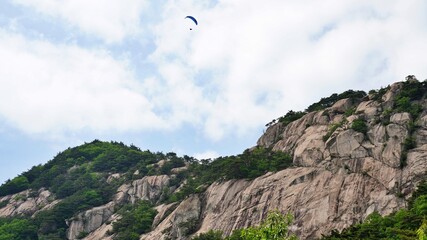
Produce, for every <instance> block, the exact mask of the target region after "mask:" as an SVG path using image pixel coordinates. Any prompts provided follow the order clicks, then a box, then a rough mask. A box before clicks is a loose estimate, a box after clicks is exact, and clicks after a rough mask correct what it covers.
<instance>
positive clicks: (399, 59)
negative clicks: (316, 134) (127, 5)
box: [151, 0, 427, 140]
mask: <svg viewBox="0 0 427 240" xmlns="http://www.w3.org/2000/svg"><path fill="white" fill-rule="evenodd" d="M189 2H190V4H189ZM426 10H427V8H426V3H424V1H421V0H411V1H406V0H396V1H392V2H390V1H385V0H381V1H375V2H372V1H368V0H363V1H359V0H358V1H356V0H352V1H339V0H327V1H315V0H307V1H283V0H273V1H269V2H268V3H266V2H261V1H255V0H253V1H252V0H250V1H248V0H245V1H243V0H235V1H218V3H217V4H216V5H214V6H209V7H208V5H207V4H206V2H203V3H198V2H197V3H196V1H192V2H191V1H184V0H182V1H180V0H177V1H168V3H167V4H166V6H165V8H164V13H163V21H162V22H161V23H159V24H158V25H157V26H156V28H155V35H156V47H157V48H156V51H155V52H154V53H153V55H152V58H151V60H152V61H154V62H155V63H156V64H158V66H159V69H160V74H161V75H162V76H163V79H164V81H166V84H167V85H168V86H177V87H176V88H175V89H174V88H168V93H167V94H166V95H165V96H167V95H168V96H175V95H176V94H177V92H178V91H180V92H181V95H180V96H181V97H183V98H182V99H180V100H178V101H176V104H174V102H172V101H174V100H175V98H173V97H171V99H174V100H171V102H170V104H171V105H170V106H171V107H172V109H181V108H182V106H184V105H185V106H190V108H189V109H190V110H191V111H193V115H196V116H197V117H201V118H202V119H203V121H202V122H203V123H202V124H203V126H204V131H205V133H206V134H207V136H209V137H210V138H212V139H215V140H219V139H221V138H222V137H223V136H224V135H225V134H229V133H230V132H233V133H237V134H244V133H247V132H248V131H253V130H254V129H256V128H259V126H260V125H261V124H263V123H265V122H267V121H269V120H270V119H272V118H274V117H279V116H280V115H282V114H284V113H286V111H287V110H290V109H294V110H302V109H304V108H305V107H307V106H308V105H309V104H311V103H312V102H314V101H317V100H318V99H319V98H320V97H324V96H328V95H330V94H332V93H333V92H341V91H345V90H347V89H350V88H351V89H364V90H369V89H372V88H379V87H381V86H384V85H387V84H389V83H392V82H394V81H399V80H403V79H404V76H406V75H408V74H415V75H417V76H418V75H419V76H426V75H427V69H426V68H425V65H426V64H427V60H426V59H425V58H424V57H423V56H422V52H423V51H422V50H423V49H426V47H427V44H426V43H427V28H426V24H425V20H426V18H425V17H423V16H426V15H427V12H426ZM189 12H190V13H191V15H193V16H195V17H196V18H197V19H198V21H199V26H198V27H197V28H196V29H195V31H189V30H188V29H187V25H185V24H184V23H183V21H184V19H183V16H185V15H188V13H189ZM171 65H173V66H176V67H178V68H179V69H180V70H179V71H172V70H171ZM172 68H173V67H172ZM166 69H167V70H166ZM200 72H206V73H208V74H207V75H208V76H209V77H207V79H203V81H204V82H203V83H200V81H201V80H200V79H197V78H198V74H199V73H200ZM177 82H178V83H177ZM207 82H209V83H207ZM175 84H177V85H175ZM179 84H182V85H184V86H186V88H185V89H186V90H188V92H185V90H184V91H183V90H182V89H180V88H179V87H178V86H179ZM212 87H213V88H212ZM211 89H212V91H213V92H214V93H213V96H212V95H210V96H209V97H207V96H206V95H204V94H205V93H206V92H209V90H211ZM192 93H194V94H192ZM191 111H190V112H191ZM186 117H188V116H183V117H182V119H185V118H186Z"/></svg>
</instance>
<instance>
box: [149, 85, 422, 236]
mask: <svg viewBox="0 0 427 240" xmlns="http://www.w3.org/2000/svg"><path fill="white" fill-rule="evenodd" d="M401 87H402V83H396V84H393V85H392V86H391V87H390V89H389V91H388V92H386V94H384V96H383V98H382V102H377V101H373V100H369V99H366V100H365V101H362V102H355V101H353V100H350V99H342V100H340V101H338V102H336V103H335V104H334V105H333V106H332V107H330V108H327V109H324V110H322V111H317V112H310V113H307V114H306V115H305V116H303V117H302V118H300V119H298V120H296V121H294V122H291V123H290V124H288V125H287V126H285V125H284V124H283V123H280V122H278V123H275V124H272V125H270V126H269V127H268V129H267V130H266V131H265V133H264V134H263V135H262V136H261V137H260V138H259V140H258V143H257V144H258V145H259V146H263V147H270V148H272V149H273V150H275V151H284V152H288V153H290V154H291V155H292V156H293V163H294V167H292V168H289V169H285V170H282V171H280V172H277V173H274V174H273V173H269V174H266V175H264V176H261V177H258V178H256V179H254V180H251V181H248V180H232V181H226V182H216V183H214V184H212V185H211V186H209V188H208V189H207V190H206V192H204V193H203V194H199V195H197V196H192V197H191V198H189V199H187V200H186V201H184V202H182V203H180V205H179V206H178V207H177V208H176V209H175V211H174V212H172V213H171V214H170V216H169V217H168V218H165V219H164V220H163V221H162V222H161V223H159V224H157V225H156V226H154V227H155V228H154V230H153V231H152V232H151V233H150V234H147V235H144V236H143V237H142V238H141V239H168V238H170V237H171V236H172V237H173V239H187V238H188V237H184V236H182V235H180V234H179V231H180V230H179V227H177V226H175V225H176V224H175V225H174V221H175V220H176V219H180V217H179V216H182V215H183V214H185V213H186V212H188V214H189V216H190V215H191V216H194V217H198V226H197V227H198V231H197V232H196V233H195V234H198V233H203V232H207V231H208V230H210V229H218V230H221V231H223V232H224V234H226V235H228V234H230V233H231V232H232V231H233V230H235V229H239V228H244V227H248V226H252V225H256V224H258V223H260V222H261V221H262V219H264V218H265V217H266V215H267V213H268V211H270V210H275V209H278V210H280V211H282V212H284V213H285V212H291V213H292V214H293V215H294V217H295V220H294V226H292V228H291V229H292V230H293V231H294V232H295V233H296V234H297V235H298V236H299V237H300V238H301V239H316V238H319V237H320V236H321V235H322V234H328V233H329V232H330V231H331V230H333V229H337V230H342V229H344V228H346V227H349V226H350V225H352V224H355V223H358V222H360V221H362V220H363V219H365V218H366V217H367V216H368V215H369V214H371V213H372V212H374V211H377V212H378V213H380V214H382V215H387V214H390V213H392V212H394V211H396V210H398V209H400V208H403V207H406V205H407V199H408V198H409V197H410V195H411V193H412V192H413V191H414V190H415V188H416V185H417V183H418V182H419V181H420V180H421V177H422V176H423V175H425V171H424V169H426V167H427V161H426V160H427V140H426V139H427V116H425V115H426V111H425V110H424V112H423V113H422V116H421V117H420V120H419V122H418V123H416V124H417V126H418V127H417V128H416V131H415V132H414V133H411V130H410V123H411V122H412V121H413V119H412V118H411V115H410V114H409V113H405V112H403V113H395V114H393V115H391V116H386V115H385V114H383V112H384V109H388V108H390V107H391V106H393V99H394V96H396V94H398V93H399V91H400V88H401ZM424 106H425V104H424ZM349 109H355V111H354V113H353V114H352V115H351V116H346V114H345V112H346V111H347V110H349ZM385 118H387V119H385ZM382 119H383V120H384V121H381V120H382ZM355 120H359V121H360V120H362V121H363V122H365V124H366V126H367V132H366V133H365V132H358V131H357V129H354V128H353V127H352V124H353V122H354V121H355ZM332 127H334V128H332ZM331 129H332V130H331ZM411 134H412V135H411ZM325 136H326V137H325ZM408 137H414V138H415V139H416V147H415V148H413V149H409V150H408V149H405V148H404V147H403V145H404V144H403V143H404V141H405V139H407V138H408ZM197 199H200V200H197ZM189 202H191V203H192V204H193V205H191V206H189ZM200 204H201V206H202V207H201V209H200V210H199V207H198V206H199V205H200ZM199 211H200V212H199ZM181 218H182V217H181ZM172 233H173V234H172ZM171 234H172V235H171Z"/></svg>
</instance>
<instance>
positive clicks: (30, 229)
mask: <svg viewBox="0 0 427 240" xmlns="http://www.w3.org/2000/svg"><path fill="white" fill-rule="evenodd" d="M15 239H20V240H34V239H38V236H37V227H36V226H35V225H34V224H33V223H32V222H31V220H27V219H16V218H15V219H4V218H2V219H0V240H15Z"/></svg>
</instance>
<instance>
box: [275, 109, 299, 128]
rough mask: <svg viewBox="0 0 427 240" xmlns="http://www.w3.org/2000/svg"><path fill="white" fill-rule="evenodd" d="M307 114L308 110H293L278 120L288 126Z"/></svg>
mask: <svg viewBox="0 0 427 240" xmlns="http://www.w3.org/2000/svg"><path fill="white" fill-rule="evenodd" d="M305 114H306V112H300V111H297V112H294V111H292V110H291V111H289V112H287V113H286V114H285V115H284V116H282V117H279V119H278V120H279V122H281V123H283V124H284V125H285V126H286V125H288V124H289V123H291V122H293V121H295V120H298V119H300V118H302V117H303V116H304V115H305Z"/></svg>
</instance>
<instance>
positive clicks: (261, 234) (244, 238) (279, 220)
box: [192, 211, 297, 240]
mask: <svg viewBox="0 0 427 240" xmlns="http://www.w3.org/2000/svg"><path fill="white" fill-rule="evenodd" d="M292 220H293V217H292V215H291V214H289V213H288V214H286V215H282V214H281V213H280V212H279V211H273V212H270V213H268V215H267V218H266V219H265V220H264V221H263V222H262V223H261V224H260V225H259V226H255V227H249V228H245V229H238V230H235V231H234V232H233V233H232V234H231V235H230V236H229V237H226V238H223V237H222V232H221V231H213V230H211V231H209V232H207V233H202V234H200V235H198V236H196V237H194V238H192V240H254V239H260V240H297V237H296V236H295V235H293V234H290V233H289V226H290V225H291V224H292Z"/></svg>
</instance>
